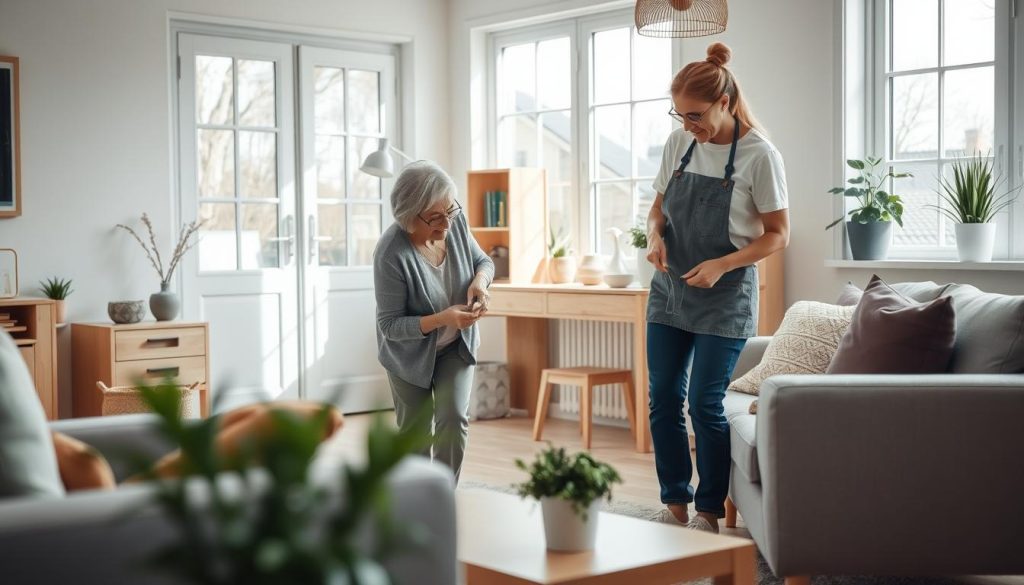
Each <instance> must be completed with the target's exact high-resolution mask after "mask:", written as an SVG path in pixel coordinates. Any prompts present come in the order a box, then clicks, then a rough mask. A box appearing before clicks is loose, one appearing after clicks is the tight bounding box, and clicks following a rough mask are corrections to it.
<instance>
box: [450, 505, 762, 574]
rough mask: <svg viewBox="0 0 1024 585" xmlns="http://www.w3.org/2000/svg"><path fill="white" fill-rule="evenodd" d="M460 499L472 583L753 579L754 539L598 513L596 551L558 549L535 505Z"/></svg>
mask: <svg viewBox="0 0 1024 585" xmlns="http://www.w3.org/2000/svg"><path fill="white" fill-rule="evenodd" d="M455 501H456V511H457V514H458V557H459V561H460V562H461V563H462V564H463V565H464V567H465V569H466V584H467V585H506V584H508V585H512V584H515V585H524V584H529V583H534V584H555V583H559V584H566V585H568V584H570V583H571V584H574V585H575V584H579V585H584V584H595V585H596V584H601V585H617V584H620V583H621V584H623V585H627V584H628V585H638V584H641V583H643V584H650V585H656V584H659V583H663V584H665V585H670V584H672V583H679V582H681V581H690V580H693V579H700V578H703V577H714V578H715V583H716V585H725V584H736V585H739V584H742V585H753V583H754V558H755V556H754V555H755V549H754V543H753V542H752V541H749V540H744V539H742V538H734V537H731V536H720V535H717V534H708V533H705V532H698V531H696V530H689V529H686V528H683V527H681V526H672V525H669V524H662V523H658V522H648V521H646V520H638V519H636V518H630V517H627V516H621V515H618V514H609V513H607V512H601V513H600V515H601V518H600V520H599V524H598V532H597V544H596V546H595V548H594V550H592V551H587V552H578V553H556V552H549V551H548V550H547V548H546V547H545V544H544V526H543V522H542V519H541V512H540V506H539V505H537V504H535V503H534V502H532V501H524V500H521V499H520V498H519V497H517V496H514V495H509V494H502V493H499V492H495V491H490V490H473V489H469V490H458V491H457V492H456V498H455Z"/></svg>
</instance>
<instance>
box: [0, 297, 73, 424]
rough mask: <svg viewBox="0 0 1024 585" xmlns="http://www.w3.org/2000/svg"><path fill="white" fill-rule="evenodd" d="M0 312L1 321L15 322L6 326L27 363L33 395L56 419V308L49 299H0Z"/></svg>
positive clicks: (49, 417)
mask: <svg viewBox="0 0 1024 585" xmlns="http://www.w3.org/2000/svg"><path fill="white" fill-rule="evenodd" d="M0 315H5V316H8V317H9V318H6V319H4V321H15V322H17V325H16V326H15V327H5V328H4V329H3V330H4V331H6V332H7V333H8V334H9V335H10V336H11V337H13V338H14V343H15V344H16V345H17V346H18V350H19V351H20V352H21V357H22V358H24V360H25V363H26V364H28V371H29V374H31V376H32V381H33V383H34V384H35V387H36V394H38V395H39V401H40V402H41V403H42V405H43V411H44V412H45V413H46V418H47V419H49V420H57V417H58V416H59V410H58V409H57V322H56V319H57V307H56V303H54V301H52V300H50V299H36V298H27V297H20V298H13V299H0Z"/></svg>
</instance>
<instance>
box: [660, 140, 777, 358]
mask: <svg viewBox="0 0 1024 585" xmlns="http://www.w3.org/2000/svg"><path fill="white" fill-rule="evenodd" d="M739 134H740V124H739V120H737V121H736V129H735V130H734V131H733V136H732V148H731V149H730V151H729V162H728V164H726V166H725V176H724V177H723V178H720V179H719V178H715V177H706V176H704V175H698V174H695V173H688V172H686V166H687V165H688V164H690V158H691V156H692V155H693V149H694V147H695V146H696V145H697V141H696V140H694V141H693V142H691V143H690V147H689V148H688V149H687V150H686V154H685V155H684V156H683V158H682V161H681V162H680V165H679V168H678V169H677V170H676V171H675V173H673V175H672V178H671V179H670V180H669V182H668V186H667V187H666V188H665V193H664V197H663V199H662V206H661V211H662V213H663V214H664V215H665V233H664V235H663V239H664V242H665V251H666V253H667V255H668V263H667V266H666V267H667V268H668V272H667V273H665V272H660V271H658V272H655V274H654V279H653V280H652V281H651V293H650V297H649V300H648V304H647V320H648V321H649V322H652V323H661V324H663V325H669V326H671V327H676V328H678V329H682V330H684V331H689V332H690V333H699V334H705V335H718V336H721V337H731V338H736V339H746V338H749V337H753V336H754V335H756V334H757V290H758V285H757V269H756V268H754V267H753V266H744V267H741V268H737V269H735V270H731V271H729V272H726V273H725V274H723V275H722V278H721V279H719V281H718V282H717V283H715V286H713V287H711V288H697V287H692V286H690V285H688V284H686V281H685V280H682V279H681V278H680V277H681V276H682V275H683V274H686V273H687V272H689V271H690V269H692V268H693V267H695V266H697V265H698V264H700V263H701V262H704V261H705V260H711V259H714V258H720V257H722V256H726V255H728V254H731V253H733V252H735V251H736V250H737V248H736V246H734V245H733V243H732V241H731V240H730V239H729V210H730V207H731V205H732V191H733V185H734V183H735V182H734V181H733V180H732V174H733V171H734V170H735V168H734V167H733V163H734V162H735V160H736V143H737V141H738V140H739Z"/></svg>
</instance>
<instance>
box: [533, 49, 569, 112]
mask: <svg viewBox="0 0 1024 585" xmlns="http://www.w3.org/2000/svg"><path fill="white" fill-rule="evenodd" d="M569 55H570V52H569V37H562V38H560V39H553V40H550V41H544V42H541V43H538V44H537V94H538V101H539V102H540V109H542V110H554V109H559V108H568V107H570V101H571V98H570V95H569V94H570V93H571V89H572V69H571V68H570V66H569Z"/></svg>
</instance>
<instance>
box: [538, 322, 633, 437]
mask: <svg viewBox="0 0 1024 585" xmlns="http://www.w3.org/2000/svg"><path fill="white" fill-rule="evenodd" d="M551 327H552V331H551V332H550V333H551V335H552V338H553V340H554V343H553V344H552V345H551V353H552V355H551V356H549V357H550V359H551V362H552V363H553V364H554V365H555V367H558V368H574V367H582V366H588V367H599V368H625V369H630V370H631V369H632V368H633V325H632V324H631V323H609V322H606V321H571V320H558V321H555V322H554V323H552V325H551ZM556 389H557V390H558V394H557V396H558V409H559V410H560V411H561V412H564V413H572V414H578V413H579V411H580V389H579V388H577V387H574V386H561V385H556ZM622 394H623V393H622V385H621V384H614V385H607V386H598V387H597V388H595V389H594V397H593V410H594V417H595V418H598V417H601V418H606V419H621V420H623V421H625V420H626V418H627V415H626V401H625V398H624V397H623V395H622Z"/></svg>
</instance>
